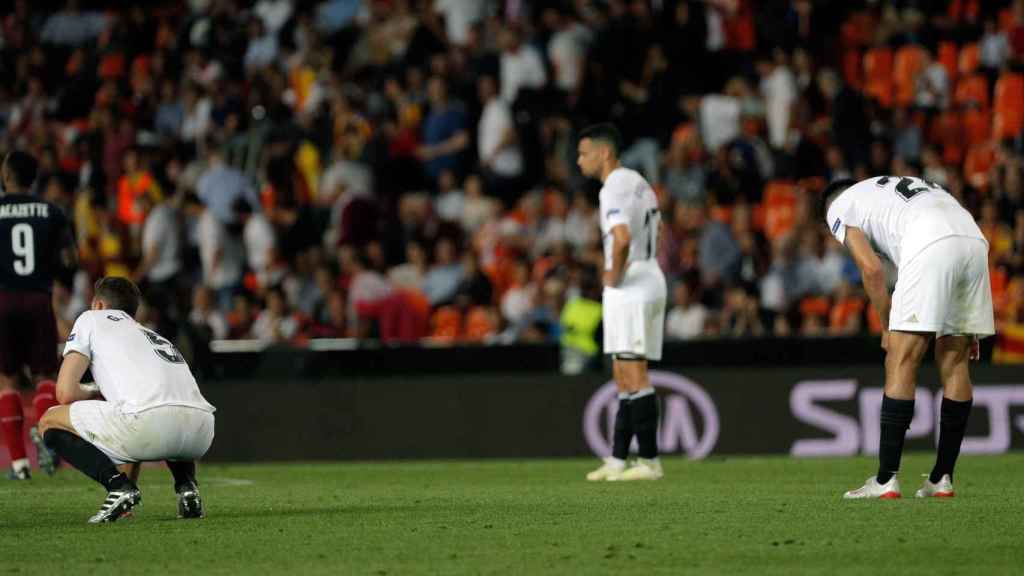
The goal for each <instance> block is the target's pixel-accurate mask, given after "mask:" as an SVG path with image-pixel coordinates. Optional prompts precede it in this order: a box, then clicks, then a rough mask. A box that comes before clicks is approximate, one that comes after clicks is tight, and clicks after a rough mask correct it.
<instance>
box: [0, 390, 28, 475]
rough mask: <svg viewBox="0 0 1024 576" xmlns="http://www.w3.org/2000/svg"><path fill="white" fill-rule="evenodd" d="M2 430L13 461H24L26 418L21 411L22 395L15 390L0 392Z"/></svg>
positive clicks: (0, 424)
mask: <svg viewBox="0 0 1024 576" xmlns="http://www.w3.org/2000/svg"><path fill="white" fill-rule="evenodd" d="M0 429H2V430H3V437H4V441H5V442H6V443H7V451H8V453H9V454H10V456H11V461H12V462H16V461H18V460H24V459H25V458H26V454H25V416H24V414H23V413H22V409H21V395H20V394H18V393H17V392H15V391H14V390H5V391H3V392H0Z"/></svg>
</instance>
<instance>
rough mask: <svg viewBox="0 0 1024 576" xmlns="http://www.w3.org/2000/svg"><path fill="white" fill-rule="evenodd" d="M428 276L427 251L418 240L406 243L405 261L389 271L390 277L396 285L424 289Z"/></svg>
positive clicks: (418, 289) (411, 288)
mask: <svg viewBox="0 0 1024 576" xmlns="http://www.w3.org/2000/svg"><path fill="white" fill-rule="evenodd" d="M426 276H427V253H426V251H424V250H423V246H421V245H420V244H419V243H418V242H409V243H408V244H406V245H405V262H403V263H402V264H399V265H398V266H395V267H393V268H391V270H389V271H388V279H389V280H390V281H391V284H392V285H393V286H395V287H401V288H407V289H410V290H417V291H423V287H424V280H425V279H426Z"/></svg>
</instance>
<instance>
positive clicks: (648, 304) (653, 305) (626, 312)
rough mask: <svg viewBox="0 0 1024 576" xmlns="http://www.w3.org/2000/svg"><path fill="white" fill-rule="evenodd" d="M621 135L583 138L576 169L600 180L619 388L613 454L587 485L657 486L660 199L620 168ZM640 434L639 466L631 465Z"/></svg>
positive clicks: (607, 332)
mask: <svg viewBox="0 0 1024 576" xmlns="http://www.w3.org/2000/svg"><path fill="white" fill-rule="evenodd" d="M619 142H620V137H619V133H618V130H616V129H615V127H614V126H612V125H611V124H597V125H595V126H591V127H589V128H587V129H586V130H584V131H583V132H582V133H581V134H580V141H579V149H578V152H579V158H578V160H577V163H578V164H579V167H580V171H581V172H582V173H583V175H584V176H588V177H590V178H599V179H600V180H601V182H603V183H604V186H602V188H601V200H600V204H601V206H600V209H601V234H602V237H603V239H604V294H603V296H602V304H603V314H604V319H603V323H604V352H605V354H611V355H612V356H613V368H612V369H613V373H614V376H615V383H616V386H617V387H618V390H619V410H618V412H617V414H616V416H615V426H614V433H613V440H612V455H611V456H610V457H608V458H605V462H604V465H603V466H601V467H600V468H598V469H597V470H594V471H593V472H591V473H590V474H588V475H587V480H592V481H597V480H657V479H659V478H661V477H662V476H663V472H662V469H661V463H660V462H659V460H658V398H657V396H656V395H655V392H654V388H653V387H651V381H650V378H649V377H648V375H647V361H648V360H661V341H662V332H663V330H664V326H665V276H664V274H662V272H661V268H660V267H659V266H658V261H657V260H656V259H655V256H657V247H658V225H659V223H660V222H661V219H660V216H659V213H658V200H657V197H656V196H655V194H654V190H652V189H651V186H650V184H648V183H647V181H646V180H644V178H643V176H641V175H640V174H638V173H637V172H635V171H634V170H630V169H628V168H623V167H622V166H620V165H619V160H618V152H619ZM634 435H636V439H637V445H638V448H639V450H638V456H639V458H638V459H637V462H636V464H635V465H634V466H631V467H628V468H627V467H626V458H627V456H628V455H629V447H630V444H631V443H632V441H633V436H634Z"/></svg>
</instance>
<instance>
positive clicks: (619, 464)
mask: <svg viewBox="0 0 1024 576" xmlns="http://www.w3.org/2000/svg"><path fill="white" fill-rule="evenodd" d="M625 469H626V461H625V460H619V459H618V458H615V457H612V456H608V457H607V458H605V459H604V464H602V465H601V467H600V468H598V469H597V470H594V471H593V472H590V473H588V474H587V480H589V481H591V482H601V481H602V480H611V479H612V477H613V476H618V475H619V474H622V472H623V471H624V470H625Z"/></svg>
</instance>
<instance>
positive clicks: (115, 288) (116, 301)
mask: <svg viewBox="0 0 1024 576" xmlns="http://www.w3.org/2000/svg"><path fill="white" fill-rule="evenodd" d="M93 295H94V297H95V298H97V299H99V300H103V301H104V302H106V304H107V307H108V308H111V309H113V310H122V311H124V312H127V313H128V315H130V316H135V312H136V311H138V309H139V300H141V299H142V294H141V293H140V292H139V287H138V286H136V285H135V283H134V282H132V281H131V280H129V279H127V278H122V277H120V276H106V277H104V278H100V279H99V280H97V281H96V286H95V287H94V290H93Z"/></svg>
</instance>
